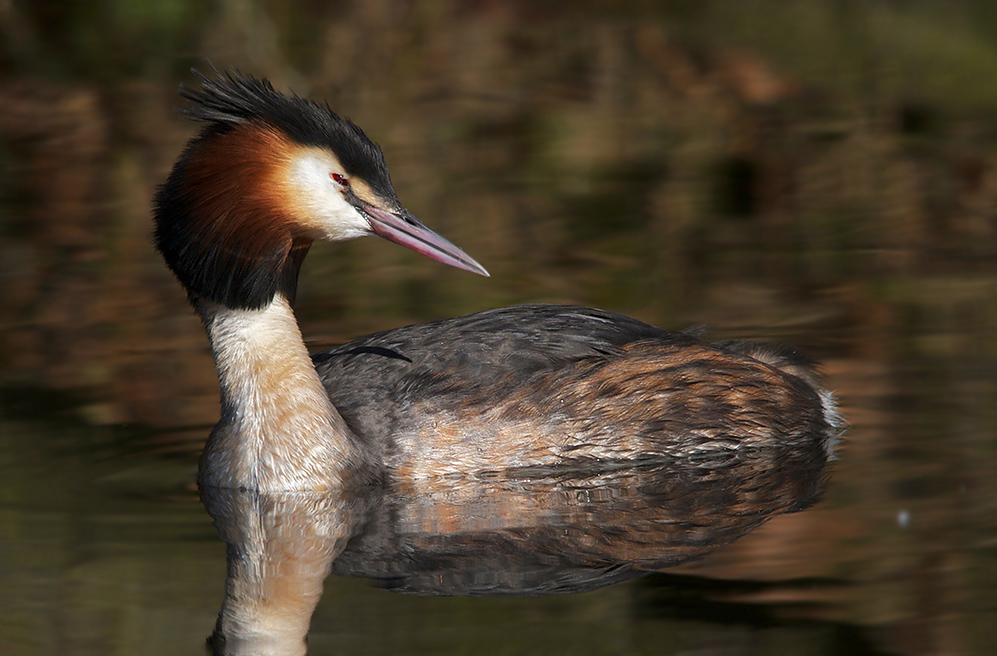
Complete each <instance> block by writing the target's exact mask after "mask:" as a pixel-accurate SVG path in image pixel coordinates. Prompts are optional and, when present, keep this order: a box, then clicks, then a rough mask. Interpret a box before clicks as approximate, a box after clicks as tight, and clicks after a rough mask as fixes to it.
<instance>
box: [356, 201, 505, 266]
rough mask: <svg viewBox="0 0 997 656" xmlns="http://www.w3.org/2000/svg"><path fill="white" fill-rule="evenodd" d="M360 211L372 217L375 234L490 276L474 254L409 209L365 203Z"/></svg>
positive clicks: (434, 257)
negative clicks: (382, 207)
mask: <svg viewBox="0 0 997 656" xmlns="http://www.w3.org/2000/svg"><path fill="white" fill-rule="evenodd" d="M360 209H361V211H363V213H364V214H366V215H367V218H368V219H370V227H371V230H373V232H374V234H375V235H377V236H378V237H383V238H385V239H387V240H388V241H393V242H395V243H396V244H401V245H402V246H404V247H405V248H408V249H411V250H413V251H415V252H416V253H419V254H421V255H425V256H426V257H428V258H430V259H433V260H436V261H437V262H442V263H443V264H449V265H450V266H452V267H457V268H458V269H463V270H464V271H470V272H471V273H477V274H478V275H482V276H486V277H487V276H488V272H487V271H486V270H485V267H483V266H481V265H480V264H478V263H477V262H475V261H474V260H473V259H472V258H471V256H469V255H468V254H467V253H465V252H464V251H462V250H461V249H459V248H457V247H456V246H454V245H453V244H451V243H450V242H449V241H447V240H446V239H444V238H443V237H441V236H440V235H438V234H436V233H435V232H433V231H432V230H430V229H429V228H428V227H426V225H425V224H424V223H423V222H422V221H420V220H419V219H417V218H415V217H414V216H412V215H411V214H409V213H408V211H407V210H404V209H403V210H401V211H399V212H388V211H385V210H382V209H378V208H376V207H373V206H371V205H367V204H366V203H364V204H363V205H361V207H360Z"/></svg>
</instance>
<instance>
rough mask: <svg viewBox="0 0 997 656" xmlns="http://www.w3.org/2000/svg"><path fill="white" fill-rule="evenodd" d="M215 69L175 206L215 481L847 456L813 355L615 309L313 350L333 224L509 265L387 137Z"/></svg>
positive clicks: (528, 310) (491, 314) (476, 318)
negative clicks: (456, 239)
mask: <svg viewBox="0 0 997 656" xmlns="http://www.w3.org/2000/svg"><path fill="white" fill-rule="evenodd" d="M195 73H196V72H195ZM198 76H199V77H200V80H201V83H202V87H201V89H200V90H196V91H195V90H191V89H188V88H186V87H184V88H182V91H181V93H182V95H183V96H184V97H185V98H186V99H187V100H188V107H187V110H186V114H187V116H188V117H190V118H192V119H194V120H198V121H203V122H205V123H207V125H206V126H205V127H204V128H203V129H202V131H201V132H200V133H199V134H198V135H197V136H196V137H194V138H193V139H192V140H191V141H190V142H189V143H188V144H187V146H186V148H185V149H184V151H183V153H182V154H181V155H180V157H179V159H178V160H177V162H176V164H175V165H174V167H173V170H172V171H171V173H170V175H169V177H168V178H167V180H166V182H165V184H163V185H162V187H160V189H159V190H158V192H157V194H156V197H155V208H154V214H155V224H156V227H155V242H156V246H157V248H158V249H159V251H160V252H161V253H162V255H163V257H164V259H165V260H166V263H167V265H168V266H169V268H170V269H171V270H172V271H173V273H174V274H175V275H176V277H177V278H178V279H179V280H180V282H181V284H182V285H183V286H184V287H185V288H186V289H187V292H188V295H189V297H190V300H191V303H192V304H193V306H194V309H195V310H196V311H197V313H198V314H199V315H200V317H201V319H202V320H203V322H204V325H205V328H206V329H207V332H208V337H209V339H210V341H211V348H212V352H213V354H214V358H215V364H216V366H217V369H218V378H219V384H220V388H221V403H222V412H221V420H220V421H219V423H218V425H217V426H216V427H215V429H214V430H213V431H212V433H211V436H210V437H209V438H208V442H207V445H206V446H205V449H204V453H203V455H202V457H201V465H200V471H199V483H200V484H201V485H202V486H213V487H225V488H246V489H254V490H261V491H279V490H327V489H334V488H337V487H340V486H343V485H348V484H353V483H364V482H373V481H376V480H382V479H383V478H385V477H388V478H393V479H395V480H406V479H408V480H414V479H419V478H423V477H434V476H448V475H483V474H488V473H490V472H491V473H494V472H502V471H508V470H514V469H518V468H524V467H526V468H529V467H550V466H559V467H560V466H565V465H570V466H589V465H599V466H603V465H606V466H612V465H613V464H614V463H615V464H617V465H619V464H634V463H641V462H647V461H653V460H655V459H662V458H669V457H675V456H680V457H684V456H689V455H697V454H704V453H714V452H731V451H736V450H738V449H750V448H752V447H757V446H765V447H771V446H773V445H784V446H785V447H786V448H813V447H814V446H815V445H816V446H818V447H820V448H822V449H823V450H822V453H823V454H824V456H825V457H830V456H831V454H832V450H833V448H834V444H835V441H836V439H837V434H838V432H839V425H840V423H841V422H840V418H839V416H838V414H837V412H836V410H835V405H834V400H833V397H832V395H831V394H830V392H828V391H827V390H825V389H823V388H822V387H821V386H820V384H819V383H818V381H817V377H816V375H815V373H814V365H813V363H812V362H810V361H809V360H808V359H806V358H805V357H803V356H801V355H799V354H798V353H797V352H795V351H794V350H792V349H789V348H787V347H781V346H773V345H764V344H758V343H735V342H727V343H721V344H709V343H704V342H702V341H700V340H698V339H696V338H695V337H693V336H691V335H688V334H685V333H680V332H670V331H666V330H662V329H660V328H655V327H653V326H649V325H647V324H644V323H641V322H639V321H637V320H635V319H630V318H627V317H624V316H620V315H617V314H612V313H609V312H603V311H601V310H593V309H588V308H580V307H570V306H558V305H524V306H517V307H509V308H502V309H498V310H489V311H485V312H479V313H476V314H471V315H468V316H465V317H460V318H456V319H447V320H443V321H438V322H434V323H429V324H424V325H417V326H409V327H406V328H399V329H396V330H390V331H387V332H383V333H378V334H375V335H371V336H369V337H365V338H362V339H360V340H357V341H354V342H351V343H349V344H345V345H343V346H340V347H338V348H335V349H332V350H330V351H326V352H324V353H320V354H318V355H316V356H315V357H314V358H311V357H309V355H308V352H307V350H306V349H305V345H304V343H303V341H302V339H301V333H300V332H299V329H298V325H297V322H296V321H295V318H294V314H293V312H292V310H291V303H292V301H293V299H294V293H295V287H296V284H297V278H298V270H299V268H300V266H301V263H302V260H303V259H304V257H305V254H306V253H307V252H308V248H309V246H310V245H311V243H312V241H314V240H316V239H326V240H330V241H338V240H345V239H353V238H356V237H362V236H364V235H369V234H376V235H379V236H381V237H384V238H385V239H388V240H391V241H394V242H396V243H399V244H401V245H403V246H405V247H407V248H410V249H412V250H414V251H416V252H418V253H422V254H423V255H426V256H428V257H430V258H432V259H434V260H437V261H439V262H442V263H444V264H449V265H451V266H455V267H458V268H461V269H465V270H467V271H471V272H474V273H478V274H481V275H488V274H487V272H486V271H485V269H484V268H483V267H482V266H481V265H480V264H478V263H477V262H475V261H474V260H473V259H471V258H470V257H468V256H467V255H466V254H465V253H464V252H463V251H461V250H460V249H459V248H457V247H456V246H454V245H453V244H451V243H450V242H448V241H447V240H445V239H444V238H442V237H440V236H439V235H437V234H436V233H434V232H433V231H431V230H430V229H429V228H427V227H426V226H425V225H423V224H422V223H421V222H419V221H418V220H416V219H415V218H414V217H413V216H412V215H411V214H410V213H409V212H408V211H407V210H406V209H405V208H404V207H402V205H401V203H400V202H399V201H398V198H397V196H396V194H395V191H394V190H393V189H392V186H391V180H390V178H389V175H388V168H387V164H386V163H385V160H384V156H383V154H382V152H381V149H380V148H379V147H378V146H377V145H376V144H374V143H373V142H372V141H371V140H370V139H369V138H368V137H367V135H365V134H364V133H363V131H361V130H360V128H358V127H357V126H356V125H354V124H353V123H351V122H350V121H348V120H346V119H344V118H341V117H339V116H337V115H336V114H334V113H333V112H332V111H331V110H330V109H329V107H328V105H326V104H317V103H314V102H311V101H308V100H305V99H303V98H300V97H298V96H296V95H292V96H285V95H282V94H280V93H277V92H276V91H274V89H273V87H272V86H271V85H270V84H269V83H268V82H267V81H265V80H257V79H255V78H253V77H252V76H243V75H241V74H240V73H238V72H237V71H234V70H233V71H231V72H229V73H227V74H224V75H222V74H219V75H218V76H217V77H215V78H209V77H206V76H204V75H201V74H198Z"/></svg>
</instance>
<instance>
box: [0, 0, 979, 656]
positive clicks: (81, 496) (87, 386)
mask: <svg viewBox="0 0 997 656" xmlns="http://www.w3.org/2000/svg"><path fill="white" fill-rule="evenodd" d="M208 60H210V62H211V64H214V65H215V66H217V67H219V68H222V69H224V68H226V67H229V66H236V67H238V68H239V69H241V70H242V71H244V72H246V73H252V74H254V75H256V76H260V77H266V78H269V79H270V80H271V81H272V82H273V83H274V85H275V86H276V87H277V88H278V89H288V88H290V89H292V90H293V91H295V92H297V93H298V94H300V95H305V96H309V97H312V98H317V99H326V100H328V101H329V103H330V105H331V106H332V107H333V108H334V109H335V110H336V111H337V112H339V113H341V114H344V115H346V116H349V117H351V118H352V119H354V120H355V121H356V122H357V123H358V124H360V125H361V126H362V127H363V128H364V129H365V131H366V132H367V133H368V134H369V135H370V136H371V137H372V138H373V139H374V140H375V141H377V142H379V143H380V144H381V146H382V147H383V149H384V151H385V154H386V156H387V159H388V162H389V165H390V166H391V172H392V178H393V181H394V184H395V188H396V190H397V191H398V194H399V197H400V198H401V199H402V201H403V203H405V204H406V206H407V207H408V208H409V209H410V210H411V211H412V212H413V213H414V214H415V215H416V216H418V217H420V218H421V219H422V220H424V221H425V222H426V223H427V224H429V225H430V226H431V227H433V228H435V229H437V230H438V231H439V232H441V233H442V234H444V235H445V236H447V237H448V238H449V239H451V240H452V241H454V242H455V243H457V244H458V245H460V246H461V247H463V248H464V249H465V250H466V251H467V252H468V253H469V254H471V255H472V256H473V257H474V258H476V259H477V260H478V261H480V262H481V263H482V264H484V265H485V266H486V267H487V268H488V269H489V271H490V272H491V274H492V277H491V278H489V279H484V278H480V277H476V276H472V275H468V274H465V273H461V272H458V271H455V270H451V269H447V268H445V267H443V266H441V265H439V264H437V263H434V262H431V261H429V260H428V259H425V258H419V257H418V256H417V255H415V254H412V253H410V252H408V251H405V250H404V249H401V248H399V247H397V246H393V245H389V244H387V243H386V242H383V241H380V240H376V239H365V240H360V241H358V242H351V243H348V244H341V245H328V244H326V245H317V246H316V247H315V248H313V249H312V251H311V255H310V257H309V259H308V260H307V262H306V264H305V267H304V269H303V273H302V280H301V286H300V289H299V296H298V306H297V309H298V315H299V319H300V320H301V322H302V327H303V332H304V334H305V337H306V339H307V340H308V342H309V347H310V348H312V349H313V350H316V349H319V348H322V347H325V346H328V345H332V344H336V343H340V342H343V341H346V340H348V339H350V338H351V337H355V336H358V335H362V334H366V333H368V332H372V331H375V330H381V329H386V328H390V327H395V326H399V325H402V324H407V323H412V322H421V321H427V320H432V319H437V318H442V317H447V316H453V315H458V314H463V313H467V312H471V311H475V310H480V309H485V308H490V307H496V306H501V305H509V304H513V303H519V302H535V301H550V302H561V303H577V304H584V305H592V306H597V307H601V308H604V309H608V310H613V311H616V312H621V313H624V314H629V315H632V316H636V317H637V318H640V319H642V320H645V321H648V322H650V323H654V324H657V325H661V326H665V327H670V328H684V327H687V326H689V325H695V324H701V325H705V326H707V328H708V335H709V336H710V337H711V338H715V339H727V338H733V337H739V338H750V339H763V340H773V341H782V342H787V343H791V344H793V345H796V346H800V347H803V348H805V349H806V350H808V351H810V352H811V353H812V354H814V355H815V356H817V357H819V358H820V359H821V360H822V361H823V362H824V369H825V373H826V374H827V377H828V380H829V384H830V386H831V387H832V388H835V389H837V390H838V391H839V394H840V398H841V401H842V406H843V410H844V412H845V415H846V418H847V419H848V421H849V423H850V424H851V429H850V431H849V433H848V435H847V441H846V443H845V445H844V447H843V449H842V450H841V453H840V458H839V460H838V461H837V462H836V463H834V465H833V471H832V478H831V484H830V486H829V489H828V493H827V494H826V496H825V499H824V501H823V502H822V503H821V504H820V505H818V506H817V507H815V508H813V509H811V510H808V511H806V512H803V513H800V514H795V515H788V516H784V517H781V518H778V519H776V520H774V521H772V522H771V523H769V524H768V525H767V526H765V527H763V528H762V529H760V530H758V531H756V532H755V533H754V534H752V535H750V536H748V537H747V538H745V539H743V540H741V541H740V542H739V543H737V544H734V545H732V546H730V547H727V548H725V549H723V550H721V551H719V552H717V553H716V554H714V555H713V556H711V557H708V558H707V559H705V560H702V561H699V562H697V563H696V564H694V565H690V566H686V567H683V568H680V569H679V570H673V571H670V573H669V574H668V575H663V576H658V577H652V578H651V579H648V580H645V581H640V582H634V583H628V584H624V585H620V586H615V587H612V588H607V589H605V590H602V591H598V592H594V593H588V594H584V595H578V596H574V597H561V598H555V599H541V600H535V599H503V600H467V599H420V598H409V597H397V596H392V595H390V594H388V593H385V592H381V591H377V590H371V589H369V588H367V587H365V586H364V584H363V583H362V582H358V581H352V580H333V579H331V580H330V581H328V582H327V584H326V593H325V598H324V599H323V601H322V604H321V605H320V606H319V610H318V612H317V614H316V618H315V621H314V622H313V630H314V634H313V638H312V645H313V649H312V653H332V652H333V651H337V652H339V651H343V652H346V653H382V652H384V653H387V652H391V653H471V652H473V653H480V654H489V653H528V652H530V651H538V652H543V653H549V654H556V653H569V652H571V653H606V654H643V653H655V654H680V653H697V654H721V653H722V654H763V653H764V654H803V653H807V654H838V653H848V654H857V653H886V654H983V653H992V652H991V650H992V648H993V647H992V646H993V644H997V475H995V473H994V472H995V470H997V340H995V337H997V4H994V3H993V2H991V1H990V0H949V1H948V2H945V3H938V2H932V1H930V0H906V1H905V0H866V1H863V2H858V1H849V0H810V1H808V2H805V3H804V2H795V1H793V0H741V1H739V2H720V1H712V0H698V1H695V2H693V1H691V0H684V1H682V0H671V1H670V0H664V1H658V2H654V1H651V0H645V1H633V2H614V3H609V2H594V1H585V0H582V1H575V2H549V3H539V2H522V1H511V2H501V1H498V0H495V1H488V0H480V1H463V2H462V1H457V0H453V1H446V0H437V1H419V0H376V1H373V2H358V1H357V2H349V1H345V0H344V1H340V2H323V1H320V0H297V1H293V0H292V1H289V0H280V1H279V2H278V1H277V0H270V1H267V0H256V1H246V2H240V1H238V0H215V1H211V2H205V1H204V0H196V1H195V0H164V1H161V2H145V1H141V0H100V1H93V0H64V1H61V2H55V1H46V0H34V1H15V0H0V652H2V653H4V654H18V655H20V654H25V655H28V654H30V655H35V654H134V653H146V654H158V653H163V654H167V653H169V654H179V653H203V649H204V647H203V638H204V636H206V635H207V634H208V633H209V632H210V629H211V626H212V624H213V621H214V615H215V613H216V612H217V606H218V603H219V602H220V600H221V593H222V586H223V579H224V571H225V566H224V546H223V545H222V544H221V543H220V542H218V540H217V537H216V535H215V533H214V530H213V528H212V526H211V522H210V519H208V517H207V515H206V514H205V513H204V510H203V508H202V507H201V506H200V504H199V503H198V500H197V496H196V492H195V491H193V487H192V480H193V472H194V468H195V466H196V458H197V453H198V450H199V449H200V446H201V444H202V443H203V440H204V438H205V437H206V435H207V432H208V430H209V429H210V426H211V424H212V423H213V422H214V421H215V420H216V419H217V413H218V402H217V387H216V385H217V382H216V379H215V373H214V368H213V365H212V362H211V357H210V353H209V350H208V344H207V340H206V338H205V337H204V334H203V331H202V329H201V327H200V325H199V323H198V321H197V319H196V318H195V316H194V315H193V313H192V312H191V310H190V308H189V306H188V305H187V302H186V299H185V296H184V294H183V292H182V291H181V289H180V287H179V285H178V284H177V283H176V282H175V280H174V279H173V278H172V277H171V275H170V274H169V273H168V272H167V271H166V269H165V267H164V266H163V265H162V263H161V261H160V259H159V257H158V255H156V254H155V252H154V251H153V249H152V247H151V244H150V240H149V235H150V231H151V222H150V216H149V212H150V197H151V195H152V194H153V192H154V190H155V187H156V185H157V184H159V183H160V182H161V181H162V180H163V179H164V178H165V175H166V173H167V172H168V170H169V167H170V165H171V163H172V161H173V160H174V159H175V158H176V156H177V155H178V154H179V152H180V149H181V147H182V145H183V143H184V141H185V140H186V139H188V138H189V137H190V136H192V135H193V134H194V133H195V131H196V129H197V126H196V125H193V124H190V123H187V122H185V121H183V120H181V119H180V118H179V117H178V116H177V115H176V113H175V107H176V106H177V105H179V104H180V99H179V97H178V95H177V88H178V85H179V84H180V83H181V82H184V83H187V84H193V83H194V78H193V76H192V75H191V74H190V72H189V69H190V68H191V67H192V66H195V67H198V68H200V69H201V70H207V69H208V68H209V67H210V65H211V64H209V63H208ZM690 581H691V582H694V583H692V584H691V583H689V582H690ZM682 582H685V583H682ZM717 582H726V583H725V584H723V585H721V584H720V583H717ZM735 583H736V584H735ZM690 586H691V588H690ZM690 590H694V591H695V592H694V593H693V592H690ZM690 595H692V597H694V598H695V599H696V600H698V601H696V602H695V603H692V602H689V601H688V600H689V598H691V597H690ZM386 628H390V629H391V630H386Z"/></svg>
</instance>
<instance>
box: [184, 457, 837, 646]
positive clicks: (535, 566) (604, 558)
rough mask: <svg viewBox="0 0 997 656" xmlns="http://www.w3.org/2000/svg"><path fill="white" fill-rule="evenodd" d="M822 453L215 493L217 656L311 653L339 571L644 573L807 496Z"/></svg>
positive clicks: (552, 576) (529, 576)
mask: <svg viewBox="0 0 997 656" xmlns="http://www.w3.org/2000/svg"><path fill="white" fill-rule="evenodd" d="M825 462H826V454H825V453H824V451H823V448H822V447H821V445H819V444H815V445H814V446H813V447H812V448H810V449H799V448H794V449H786V448H778V447H771V448H759V449H751V450H741V451H739V452H737V453H736V454H735V453H729V454H714V455H712V456H709V457H700V458H693V457H686V458H676V459H667V460H663V461H659V462H656V463H646V464H644V465H637V466H628V467H621V468H615V469H608V470H607V469H595V468H588V469H574V470H565V469H563V468H549V469H547V470H541V469H533V470H523V471H519V472H509V473H507V474H505V475H502V476H495V477H494V478H476V479H475V478H461V479H453V480H442V479H441V480H436V481H425V480H424V481H415V482H406V483H405V484H402V485H396V486H358V487H355V488H348V489H343V490H338V491H335V492H327V493H302V492H287V493H285V492H259V491H247V490H231V489H221V488H205V489H203V490H202V492H201V495H202V500H203V501H204V504H205V506H206V507H207V510H208V512H209V513H210V514H211V516H212V517H213V518H214V520H215V524H216V526H217V528H218V531H219V533H220V535H221V537H222V539H223V540H224V541H225V543H226V544H227V546H228V549H227V553H228V579H227V582H226V586H225V600H224V602H223V604H222V609H221V613H220V614H219V618H218V623H217V625H216V628H215V633H214V635H213V636H212V638H211V640H210V642H211V644H212V647H213V649H214V650H215V653H217V654H230V655H233V654H259V653H266V654H304V653H305V652H306V650H307V644H306V635H307V633H308V626H309V623H310V620H311V615H312V612H313V611H314V609H315V607H316V605H317V604H318V601H319V598H320V596H321V593H322V584H323V580H324V579H325V577H326V576H327V575H328V574H329V573H330V572H333V573H335V574H338V575H344V576H355V577H366V578H368V579H371V580H373V581H374V582H375V584H376V585H378V586H380V587H384V588H387V589H390V590H394V591H398V592H405V593H412V594H424V595H469V596H480V595H542V594H562V593H573V592H584V591H588V590H593V589H596V588H599V587H602V586H605V585H609V584H612V583H617V582H620V581H625V580H628V579H632V578H636V577H639V576H643V575H645V574H648V573H650V572H654V571H658V570H661V569H663V568H666V567H669V566H674V565H677V564H679V563H683V562H686V561H688V560H690V559H694V558H698V557H701V556H703V555H705V554H707V553H709V552H711V551H713V550H714V549H716V548H718V547H721V546H723V545H726V544H729V543H731V542H733V541H734V540H736V539H738V538H739V537H741V536H743V535H745V534H746V533H748V532H750V531H752V530H753V529H755V528H757V527H758V526H760V525H762V524H763V523H765V522H766V521H767V520H769V519H770V518H772V517H773V516H775V515H778V514H781V513H787V512H795V511H798V510H802V509H804V508H806V507H808V506H810V505H811V504H813V503H814V502H815V501H816V500H817V499H818V498H819V496H820V494H821V491H822V488H823V480H824V464H825Z"/></svg>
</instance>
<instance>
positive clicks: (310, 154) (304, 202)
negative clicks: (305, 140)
mask: <svg viewBox="0 0 997 656" xmlns="http://www.w3.org/2000/svg"><path fill="white" fill-rule="evenodd" d="M342 170H343V167H342V166H341V165H340V164H339V162H338V161H336V158H335V157H333V156H332V155H330V154H328V153H326V152H324V151H320V150H317V149H302V150H301V151H299V152H298V153H296V154H295V155H294V156H292V158H291V161H290V162H289V165H288V169H287V183H288V187H289V191H290V194H289V198H288V201H289V202H290V204H291V206H292V207H293V208H294V210H293V211H294V216H295V218H297V220H298V222H299V225H300V226H301V227H302V228H304V229H305V230H306V231H308V232H309V233H310V236H312V237H314V238H316V239H328V240H330V241H341V240H344V239H356V238H357V237H363V236H366V235H368V234H370V223H369V222H368V221H367V219H366V218H365V217H364V216H363V215H362V214H360V213H359V212H358V211H357V210H356V208H355V207H353V206H352V205H351V204H350V203H349V202H347V201H346V198H345V197H344V196H343V193H342V192H343V188H342V187H341V186H339V185H338V184H336V183H335V182H333V180H332V178H330V177H329V174H330V173H333V172H334V171H342Z"/></svg>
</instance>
